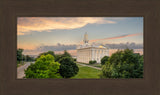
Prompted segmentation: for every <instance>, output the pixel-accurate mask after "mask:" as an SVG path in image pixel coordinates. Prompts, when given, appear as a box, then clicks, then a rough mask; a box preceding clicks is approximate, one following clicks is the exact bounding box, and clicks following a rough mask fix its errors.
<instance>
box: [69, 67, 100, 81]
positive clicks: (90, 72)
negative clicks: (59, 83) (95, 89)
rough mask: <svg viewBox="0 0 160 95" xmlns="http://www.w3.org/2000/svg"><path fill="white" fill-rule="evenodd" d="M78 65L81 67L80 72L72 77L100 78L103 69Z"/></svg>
mask: <svg viewBox="0 0 160 95" xmlns="http://www.w3.org/2000/svg"><path fill="white" fill-rule="evenodd" d="M77 65H78V64H77ZM78 67H79V72H78V74H77V75H76V76H74V77H72V79H85V78H88V79H93V78H94V79H95V78H99V74H100V72H101V70H97V69H94V68H91V67H87V66H81V65H78Z"/></svg>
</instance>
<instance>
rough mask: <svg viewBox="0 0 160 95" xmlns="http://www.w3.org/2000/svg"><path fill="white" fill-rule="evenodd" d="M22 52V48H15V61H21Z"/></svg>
mask: <svg viewBox="0 0 160 95" xmlns="http://www.w3.org/2000/svg"><path fill="white" fill-rule="evenodd" d="M22 52H23V49H18V50H17V61H19V62H20V61H22V56H23V55H22Z"/></svg>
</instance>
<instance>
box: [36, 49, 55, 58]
mask: <svg viewBox="0 0 160 95" xmlns="http://www.w3.org/2000/svg"><path fill="white" fill-rule="evenodd" d="M48 54H50V55H52V56H54V57H55V54H54V52H53V51H48V52H43V53H41V54H39V56H38V57H37V58H40V57H41V55H48Z"/></svg>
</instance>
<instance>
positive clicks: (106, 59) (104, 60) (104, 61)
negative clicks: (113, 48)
mask: <svg viewBox="0 0 160 95" xmlns="http://www.w3.org/2000/svg"><path fill="white" fill-rule="evenodd" d="M108 58H109V57H108V56H104V57H103V58H102V59H101V65H104V64H105V63H106V62H107V61H108Z"/></svg>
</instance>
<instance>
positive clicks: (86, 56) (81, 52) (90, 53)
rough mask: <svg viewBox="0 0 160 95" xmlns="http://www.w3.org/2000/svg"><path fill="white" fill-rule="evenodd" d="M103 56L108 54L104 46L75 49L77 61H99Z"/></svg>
mask: <svg viewBox="0 0 160 95" xmlns="http://www.w3.org/2000/svg"><path fill="white" fill-rule="evenodd" d="M104 56H109V50H108V49H106V48H84V49H78V50H77V62H82V63H89V61H90V60H96V61H97V63H100V61H101V59H102V58H103V57H104Z"/></svg>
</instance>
